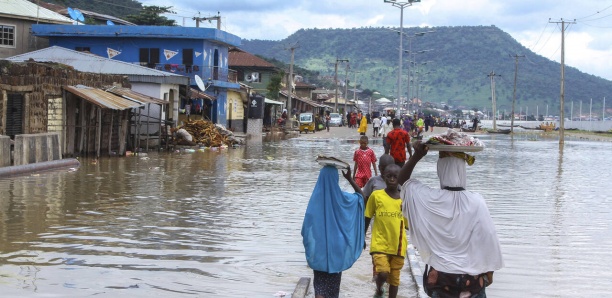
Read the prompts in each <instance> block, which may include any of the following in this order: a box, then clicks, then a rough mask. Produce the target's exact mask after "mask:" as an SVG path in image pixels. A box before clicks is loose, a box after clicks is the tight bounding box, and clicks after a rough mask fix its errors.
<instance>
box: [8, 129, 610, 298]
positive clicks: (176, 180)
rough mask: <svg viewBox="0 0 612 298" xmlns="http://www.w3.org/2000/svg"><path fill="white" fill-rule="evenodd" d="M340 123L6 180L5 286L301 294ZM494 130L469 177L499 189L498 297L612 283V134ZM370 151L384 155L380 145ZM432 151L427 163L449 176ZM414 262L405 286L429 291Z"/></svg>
mask: <svg viewBox="0 0 612 298" xmlns="http://www.w3.org/2000/svg"><path fill="white" fill-rule="evenodd" d="M334 129H335V130H336V131H335V132H333V133H330V135H329V136H325V135H323V134H319V132H317V135H318V137H315V136H309V137H298V138H296V139H290V140H284V141H278V142H270V143H263V144H261V145H249V146H244V147H240V148H237V149H229V150H224V151H210V150H208V151H205V152H195V153H160V154H157V153H149V154H148V156H133V157H125V158H103V159H101V160H99V161H97V162H96V163H93V162H92V160H82V166H81V167H80V168H79V169H76V170H70V169H62V170H56V171H52V172H45V173H37V174H31V175H25V176H19V177H12V178H5V179H0V293H2V296H3V297H87V296H95V297H154V296H167V297H274V294H276V293H278V292H280V291H283V292H286V293H288V295H287V296H286V297H289V296H290V293H291V292H292V291H293V289H294V287H295V284H296V283H297V281H298V280H299V278H300V277H308V276H311V275H312V273H311V271H310V270H309V269H308V267H307V265H306V262H305V259H304V249H303V246H302V242H301V241H302V239H301V236H300V228H301V222H302V218H303V214H304V211H305V208H306V204H307V202H308V199H309V197H310V193H311V191H312V188H313V186H314V184H315V182H316V179H317V175H318V171H319V169H320V167H319V166H318V165H317V164H316V163H315V162H314V158H315V156H316V155H317V154H326V155H333V156H337V157H339V158H341V159H343V160H345V161H349V162H350V161H351V158H352V154H353V151H354V150H355V149H356V148H357V146H358V144H357V142H356V139H357V136H356V133H355V132H354V131H352V130H348V129H347V130H346V131H345V132H342V131H341V129H342V128H334ZM334 129H332V130H334ZM346 138H349V139H350V140H347V139H346ZM481 139H482V140H483V141H484V142H485V144H486V145H487V148H486V149H485V150H484V151H482V152H479V153H476V156H477V161H476V164H475V165H474V166H472V167H469V169H468V173H469V178H468V188H470V189H472V190H475V191H478V192H480V193H482V194H483V195H484V196H485V198H486V199H487V203H488V205H489V208H490V211H491V215H492V217H493V219H494V222H495V224H496V227H497V231H498V234H499V237H500V240H501V245H502V251H503V254H504V260H505V264H506V267H505V268H504V269H502V270H500V271H498V272H497V273H496V274H495V283H494V284H493V285H492V286H491V287H490V288H489V289H488V290H487V292H488V294H489V296H490V297H605V296H606V295H609V293H612V283H611V282H610V281H612V273H610V271H609V268H611V267H612V254H610V251H611V250H612V230H611V226H612V225H611V224H610V223H611V221H612V212H611V209H612V208H610V206H611V204H612V195H610V174H609V173H611V170H612V154H611V152H612V143H609V142H585V141H579V140H567V139H566V144H565V146H564V147H563V150H560V149H559V145H558V142H557V140H556V139H551V138H542V137H539V136H515V137H514V138H511V137H510V136H482V137H481ZM372 147H373V148H374V150H375V152H376V153H377V155H380V154H382V148H381V146H380V143H379V142H374V141H373V142H372ZM430 155H431V156H429V155H428V156H427V157H425V158H424V160H423V161H422V162H421V163H420V164H419V165H418V166H417V169H416V170H415V175H416V176H418V177H419V178H421V179H422V180H424V181H425V183H427V184H429V185H432V186H436V185H437V178H436V174H435V161H436V158H435V154H430ZM351 163H352V162H351ZM341 186H342V188H343V189H345V190H349V189H350V186H349V185H348V183H346V182H342V183H341ZM370 266H371V265H370V258H369V255H368V254H367V251H365V252H364V253H363V254H362V256H361V258H360V259H359V261H358V262H357V263H356V264H355V265H354V266H353V268H351V269H349V270H347V271H345V273H344V274H343V279H342V291H341V297H371V295H372V294H373V290H374V285H373V283H372V282H371V281H370V278H371V267H370ZM407 267H408V265H406V266H405V269H404V270H403V271H402V286H401V288H400V297H415V296H416V290H415V289H414V286H415V285H414V283H413V282H412V281H411V280H410V275H409V271H408V270H407ZM311 297H312V293H311Z"/></svg>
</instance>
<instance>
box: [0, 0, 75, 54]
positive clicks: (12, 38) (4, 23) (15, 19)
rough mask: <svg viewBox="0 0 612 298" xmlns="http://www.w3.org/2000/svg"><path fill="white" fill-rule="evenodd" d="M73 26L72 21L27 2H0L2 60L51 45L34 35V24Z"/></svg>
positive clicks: (11, 0)
mask: <svg viewBox="0 0 612 298" xmlns="http://www.w3.org/2000/svg"><path fill="white" fill-rule="evenodd" d="M37 23H38V24H72V20H71V19H69V18H67V17H64V16H62V15H60V14H58V13H55V12H53V11H50V10H48V9H45V8H43V7H40V6H38V5H36V4H34V3H32V2H30V1H26V0H4V1H0V59H2V58H6V57H11V56H15V55H19V54H23V53H27V52H30V51H34V50H37V49H42V48H45V47H47V46H48V45H49V42H48V40H47V39H46V38H37V37H36V36H34V35H32V25H33V24H37Z"/></svg>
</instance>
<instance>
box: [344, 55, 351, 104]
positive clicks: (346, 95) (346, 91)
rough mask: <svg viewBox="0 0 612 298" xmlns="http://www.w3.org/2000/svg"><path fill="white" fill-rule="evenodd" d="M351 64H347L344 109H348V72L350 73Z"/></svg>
mask: <svg viewBox="0 0 612 298" xmlns="http://www.w3.org/2000/svg"><path fill="white" fill-rule="evenodd" d="M349 68H350V67H349V64H348V63H347V64H346V74H345V75H344V110H346V101H347V99H348V80H349V78H348V73H349Z"/></svg>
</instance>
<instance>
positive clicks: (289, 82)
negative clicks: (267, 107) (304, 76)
mask: <svg viewBox="0 0 612 298" xmlns="http://www.w3.org/2000/svg"><path fill="white" fill-rule="evenodd" d="M297 48H298V43H297V42H296V43H294V44H293V45H291V46H290V47H289V50H291V64H289V76H288V77H287V119H288V120H289V121H291V128H293V121H292V120H291V119H293V118H292V117H293V115H291V114H293V113H292V111H291V97H292V94H293V92H291V91H292V90H293V58H294V56H295V49H297Z"/></svg>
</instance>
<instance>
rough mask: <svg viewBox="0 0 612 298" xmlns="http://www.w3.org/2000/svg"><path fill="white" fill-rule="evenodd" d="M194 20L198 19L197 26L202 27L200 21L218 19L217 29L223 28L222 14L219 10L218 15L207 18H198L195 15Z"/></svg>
mask: <svg viewBox="0 0 612 298" xmlns="http://www.w3.org/2000/svg"><path fill="white" fill-rule="evenodd" d="M193 20H194V21H196V28H200V21H209V22H210V21H212V20H215V21H217V30H221V15H220V14H219V12H218V11H217V15H216V16H214V17H207V18H197V17H194V18H193Z"/></svg>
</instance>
